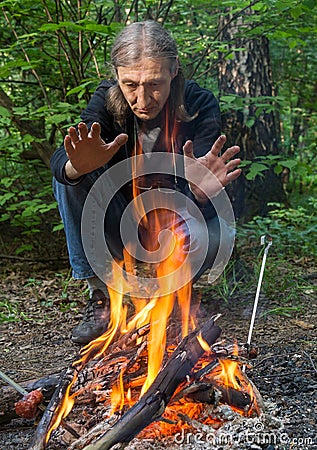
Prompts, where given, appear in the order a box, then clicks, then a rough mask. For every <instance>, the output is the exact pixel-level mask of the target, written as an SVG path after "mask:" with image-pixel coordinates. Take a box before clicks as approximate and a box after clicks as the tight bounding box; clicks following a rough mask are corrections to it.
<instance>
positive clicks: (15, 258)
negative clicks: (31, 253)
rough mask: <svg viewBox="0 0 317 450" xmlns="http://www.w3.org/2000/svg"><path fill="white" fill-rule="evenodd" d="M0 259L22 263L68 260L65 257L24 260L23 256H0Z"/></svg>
mask: <svg viewBox="0 0 317 450" xmlns="http://www.w3.org/2000/svg"><path fill="white" fill-rule="evenodd" d="M0 259H14V260H17V261H24V262H56V261H68V258H67V257H66V256H61V257H59V258H25V257H23V256H17V255H1V254H0Z"/></svg>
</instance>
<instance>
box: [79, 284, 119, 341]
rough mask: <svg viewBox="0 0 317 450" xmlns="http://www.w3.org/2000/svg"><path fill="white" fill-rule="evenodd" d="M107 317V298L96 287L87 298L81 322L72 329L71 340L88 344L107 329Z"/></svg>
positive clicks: (108, 303) (108, 316)
mask: <svg viewBox="0 0 317 450" xmlns="http://www.w3.org/2000/svg"><path fill="white" fill-rule="evenodd" d="M109 319H110V302H109V298H107V297H106V296H105V294H104V293H103V292H102V291H101V290H100V289H97V290H95V291H94V292H93V293H92V296H91V298H90V299H89V300H88V303H87V306H86V310H85V313H84V315H83V318H82V320H81V322H80V323H79V324H78V325H76V327H75V328H74V329H73V331H72V341H73V342H75V343H76V344H82V345H86V344H88V343H89V342H90V341H92V340H93V339H96V338H97V337H99V336H101V335H102V334H103V333H104V332H105V331H106V330H107V328H108V324H109Z"/></svg>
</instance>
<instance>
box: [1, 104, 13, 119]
mask: <svg viewBox="0 0 317 450" xmlns="http://www.w3.org/2000/svg"><path fill="white" fill-rule="evenodd" d="M0 116H2V117H10V116H11V113H10V111H9V110H8V109H7V108H4V107H3V106H0Z"/></svg>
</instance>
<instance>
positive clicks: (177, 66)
mask: <svg viewBox="0 0 317 450" xmlns="http://www.w3.org/2000/svg"><path fill="white" fill-rule="evenodd" d="M178 71H179V59H178V56H176V59H175V65H174V67H173V71H172V80H173V79H174V78H175V77H176V76H177V74H178Z"/></svg>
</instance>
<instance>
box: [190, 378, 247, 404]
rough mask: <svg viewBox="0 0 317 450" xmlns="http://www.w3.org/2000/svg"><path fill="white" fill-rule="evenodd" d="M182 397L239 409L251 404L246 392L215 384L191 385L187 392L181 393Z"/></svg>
mask: <svg viewBox="0 0 317 450" xmlns="http://www.w3.org/2000/svg"><path fill="white" fill-rule="evenodd" d="M182 396H183V397H184V398H185V399H189V400H193V401H195V402H199V403H207V404H213V405H215V406H216V405H217V404H218V403H227V404H228V405H230V406H234V407H237V408H239V409H244V408H246V407H248V406H250V404H251V397H250V395H249V394H248V393H247V392H243V391H239V390H237V389H234V388H231V387H224V386H221V385H219V384H216V383H197V384H192V385H190V387H189V388H188V390H187V391H186V390H184V391H183V392H182Z"/></svg>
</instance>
